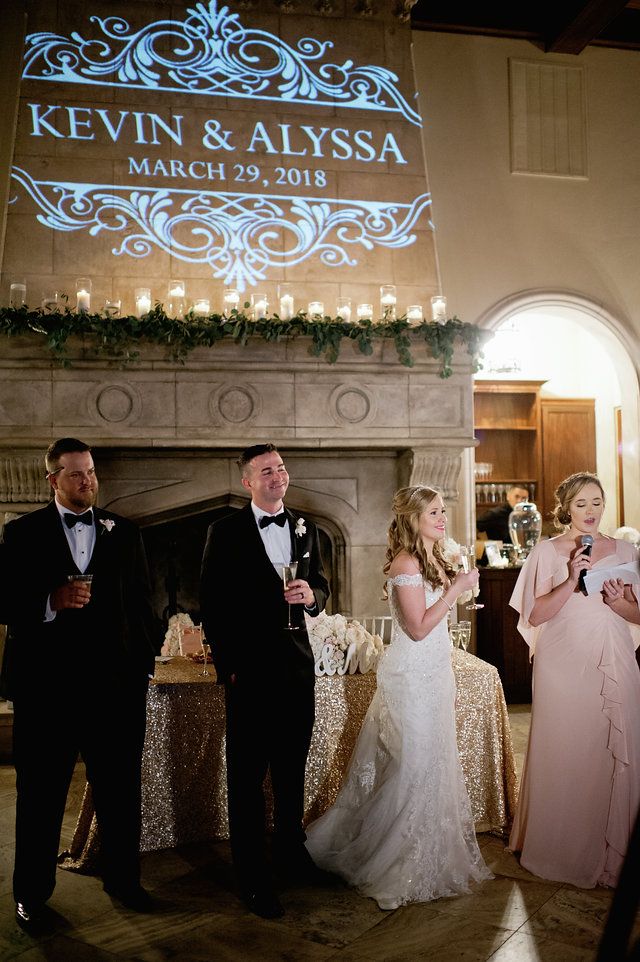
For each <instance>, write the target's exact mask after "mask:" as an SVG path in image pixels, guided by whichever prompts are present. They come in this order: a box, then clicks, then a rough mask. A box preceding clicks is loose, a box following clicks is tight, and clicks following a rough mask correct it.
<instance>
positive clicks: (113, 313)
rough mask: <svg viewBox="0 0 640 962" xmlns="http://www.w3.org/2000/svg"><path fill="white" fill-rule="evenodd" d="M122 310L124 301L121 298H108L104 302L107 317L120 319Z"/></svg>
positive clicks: (104, 311)
mask: <svg viewBox="0 0 640 962" xmlns="http://www.w3.org/2000/svg"><path fill="white" fill-rule="evenodd" d="M121 308H122V301H121V300H120V298H119V297H115V296H114V297H107V298H106V300H105V302H104V308H103V313H104V316H105V317H119V315H120V310H121Z"/></svg>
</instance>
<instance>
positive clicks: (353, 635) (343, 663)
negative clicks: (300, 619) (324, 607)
mask: <svg viewBox="0 0 640 962" xmlns="http://www.w3.org/2000/svg"><path fill="white" fill-rule="evenodd" d="M305 619H306V622H307V630H308V632H309V641H310V643H311V650H312V652H313V657H314V660H315V669H316V675H346V674H349V675H354V674H355V673H356V672H358V673H360V674H365V673H366V672H368V671H375V670H376V668H377V667H378V662H379V661H380V656H381V655H382V652H383V651H384V643H383V641H382V638H381V637H380V636H379V635H372V634H371V633H370V632H368V631H367V629H366V628H365V627H364V625H361V624H360V622H359V621H349V620H347V618H345V617H344V615H327V614H325V612H321V614H319V615H318V616H317V617H316V618H311V617H309V615H305Z"/></svg>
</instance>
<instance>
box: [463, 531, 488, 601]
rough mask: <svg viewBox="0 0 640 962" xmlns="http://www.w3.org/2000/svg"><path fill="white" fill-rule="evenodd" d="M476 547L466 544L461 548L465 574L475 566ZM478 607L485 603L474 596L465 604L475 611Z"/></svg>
mask: <svg viewBox="0 0 640 962" xmlns="http://www.w3.org/2000/svg"><path fill="white" fill-rule="evenodd" d="M475 553H476V552H475V548H474V546H473V545H470V544H465V545H462V547H461V548H460V558H461V563H462V570H463V571H464V572H465V574H466V573H467V572H469V571H471V569H472V568H473V563H474V560H475ZM478 608H484V605H483V604H480V603H479V602H477V601H475V600H474V598H473V596H472V598H471V601H470V602H469V604H468V605H465V609H466V610H467V611H475V610H476V609H478Z"/></svg>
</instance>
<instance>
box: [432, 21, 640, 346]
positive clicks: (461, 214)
mask: <svg viewBox="0 0 640 962" xmlns="http://www.w3.org/2000/svg"><path fill="white" fill-rule="evenodd" d="M413 46H414V61H415V70H416V82H417V86H418V91H419V97H420V104H421V109H422V114H423V118H424V122H425V123H424V143H425V150H426V156H427V163H428V166H429V176H430V181H431V186H432V191H433V196H434V211H433V213H434V220H435V223H436V228H437V234H436V237H437V243H438V255H439V259H440V266H441V272H442V279H443V288H444V290H445V292H446V294H447V295H448V296H449V299H450V305H451V307H452V309H454V310H455V311H456V312H457V313H458V315H459V316H460V317H462V318H463V319H464V320H467V321H472V322H473V321H475V320H477V319H478V318H479V317H482V316H483V314H485V312H487V311H488V310H489V309H490V308H491V307H492V306H493V305H495V304H497V303H499V302H500V301H502V300H503V299H504V298H506V297H509V296H511V295H514V294H516V293H518V292H521V291H528V290H542V291H560V290H561V291H572V292H575V293H577V294H579V295H581V296H582V297H584V298H587V299H589V300H591V301H592V302H593V303H594V304H597V305H602V306H603V307H604V308H605V309H606V310H607V311H609V312H610V314H612V315H613V316H615V317H616V318H618V319H619V321H620V323H621V325H623V326H624V328H625V329H626V330H627V331H628V332H629V335H630V337H631V338H632V340H631V344H632V345H633V344H635V345H636V346H637V345H638V339H639V337H640V273H639V272H638V270H637V269H636V265H637V264H638V261H639V259H640V232H639V231H638V218H637V211H638V209H639V208H640V174H639V171H640V120H639V114H638V106H637V101H638V92H639V91H640V58H639V57H638V56H637V54H635V53H633V52H630V51H623V50H620V51H618V50H610V49H603V48H598V47H588V48H587V49H586V50H585V51H584V52H583V53H582V54H580V56H579V57H572V56H569V55H557V54H554V55H551V54H543V53H542V52H541V51H539V50H538V49H537V48H536V47H535V46H534V45H533V44H530V43H527V42H525V41H516V40H501V39H500V40H499V39H494V38H488V37H463V36H453V35H448V34H444V33H423V32H414V33H413ZM510 59H517V60H527V61H532V62H533V63H534V64H545V65H548V64H559V65H567V66H570V67H573V68H575V67H580V68H581V69H582V71H583V74H584V76H583V80H584V94H585V118H586V123H585V127H584V136H585V138H586V177H583V178H577V177H576V178H574V177H564V176H537V175H533V176H531V175H526V174H519V173H512V172H511V160H510V149H511V143H510V103H509V61H510Z"/></svg>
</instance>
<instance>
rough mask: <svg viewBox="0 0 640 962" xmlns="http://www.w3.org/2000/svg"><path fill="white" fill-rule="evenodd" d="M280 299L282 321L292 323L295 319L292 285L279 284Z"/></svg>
mask: <svg viewBox="0 0 640 962" xmlns="http://www.w3.org/2000/svg"><path fill="white" fill-rule="evenodd" d="M278 299H279V301H280V310H279V315H280V320H281V321H290V320H291V318H292V317H293V288H292V286H291V284H278Z"/></svg>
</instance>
